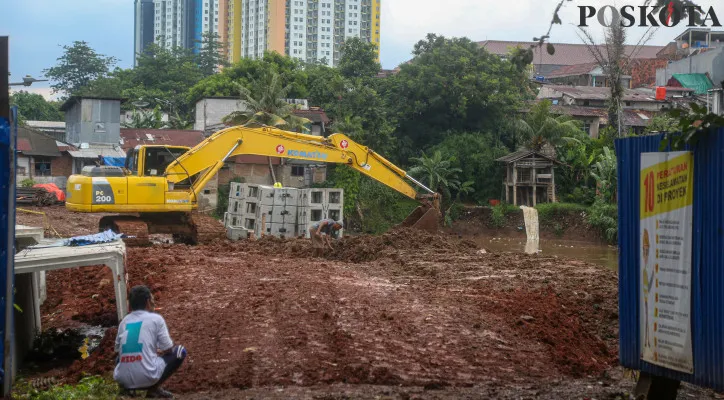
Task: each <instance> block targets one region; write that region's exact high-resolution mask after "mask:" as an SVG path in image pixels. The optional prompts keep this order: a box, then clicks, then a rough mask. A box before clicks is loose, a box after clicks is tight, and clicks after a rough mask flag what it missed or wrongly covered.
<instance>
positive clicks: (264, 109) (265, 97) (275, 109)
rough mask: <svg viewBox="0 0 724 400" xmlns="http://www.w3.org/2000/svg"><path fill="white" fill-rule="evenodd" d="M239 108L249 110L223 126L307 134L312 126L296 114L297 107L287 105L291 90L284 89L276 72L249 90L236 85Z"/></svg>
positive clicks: (231, 116)
mask: <svg viewBox="0 0 724 400" xmlns="http://www.w3.org/2000/svg"><path fill="white" fill-rule="evenodd" d="M237 88H238V90H239V98H240V104H241V105H243V107H244V108H245V109H246V110H244V111H234V112H233V113H231V114H229V115H227V116H226V117H224V118H223V121H224V123H226V124H233V125H252V126H254V125H256V126H260V125H261V126H263V125H266V126H273V127H277V128H281V129H287V130H294V131H297V132H304V131H306V130H307V128H306V127H305V126H304V125H305V124H307V123H309V120H307V119H305V118H300V117H297V116H295V115H294V114H293V111H294V106H293V105H291V104H289V103H287V102H286V101H284V99H285V98H286V96H287V93H288V92H289V90H290V86H289V85H287V86H282V83H281V78H280V77H279V75H278V74H276V73H274V72H269V73H267V74H265V75H264V76H263V77H262V78H261V79H258V80H253V81H251V83H250V84H249V85H247V86H244V85H241V84H237Z"/></svg>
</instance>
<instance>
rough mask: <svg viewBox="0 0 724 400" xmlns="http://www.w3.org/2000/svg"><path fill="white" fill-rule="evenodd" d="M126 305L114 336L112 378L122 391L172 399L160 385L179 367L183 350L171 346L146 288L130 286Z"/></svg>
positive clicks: (183, 353) (149, 292) (164, 327)
mask: <svg viewBox="0 0 724 400" xmlns="http://www.w3.org/2000/svg"><path fill="white" fill-rule="evenodd" d="M128 303H129V305H130V307H131V313H130V314H128V315H126V317H125V318H123V321H121V324H120V326H119V327H118V336H116V351H117V352H118V353H119V355H118V363H117V364H116V369H115V371H113V379H115V380H116V381H117V382H118V384H119V385H120V386H121V388H122V389H124V391H129V390H146V391H147V393H146V397H149V398H173V395H172V394H171V393H169V392H168V391H166V390H164V389H163V388H161V384H162V383H163V382H165V381H166V379H168V378H169V377H170V376H171V375H172V374H173V373H174V372H175V371H176V370H177V369H178V368H179V367H180V366H181V363H183V360H184V358H186V349H185V348H184V347H183V346H174V345H173V341H172V340H171V336H169V334H168V327H167V326H166V321H164V319H163V317H162V316H160V315H159V314H157V313H155V312H154V310H155V305H154V301H153V295H152V294H151V291H150V290H149V289H148V288H147V287H146V286H143V285H140V286H134V287H133V289H131V293H130V295H129V298H128Z"/></svg>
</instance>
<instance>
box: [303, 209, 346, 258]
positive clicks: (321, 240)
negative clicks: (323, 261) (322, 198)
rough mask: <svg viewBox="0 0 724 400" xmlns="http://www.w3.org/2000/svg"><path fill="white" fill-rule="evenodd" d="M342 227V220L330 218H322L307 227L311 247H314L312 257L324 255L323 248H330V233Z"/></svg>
mask: <svg viewBox="0 0 724 400" xmlns="http://www.w3.org/2000/svg"><path fill="white" fill-rule="evenodd" d="M343 227H344V224H343V223H342V221H335V220H333V219H331V218H327V219H323V220H321V221H319V222H317V223H315V224H314V225H312V226H311V227H310V228H309V237H311V238H312V247H314V257H321V256H323V255H324V249H325V248H326V247H329V249H330V250H333V248H332V240H331V239H330V238H331V236H332V234H333V233H334V234H336V233H338V232H339V230H340V229H342V228H343Z"/></svg>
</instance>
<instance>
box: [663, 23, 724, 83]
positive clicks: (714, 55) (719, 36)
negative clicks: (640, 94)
mask: <svg viewBox="0 0 724 400" xmlns="http://www.w3.org/2000/svg"><path fill="white" fill-rule="evenodd" d="M675 42H676V45H677V52H678V54H680V55H682V56H683V58H681V59H679V60H678V61H673V62H671V63H668V64H667V65H665V66H663V67H662V68H659V69H657V70H656V84H657V85H658V86H664V85H666V84H667V83H669V81H670V80H671V78H672V77H673V76H674V74H706V75H707V76H708V77H709V79H710V80H711V81H712V82H713V83H714V86H715V87H722V82H724V31H712V30H710V29H708V28H690V29H687V30H686V31H684V33H682V34H681V35H679V36H678V37H676V39H675Z"/></svg>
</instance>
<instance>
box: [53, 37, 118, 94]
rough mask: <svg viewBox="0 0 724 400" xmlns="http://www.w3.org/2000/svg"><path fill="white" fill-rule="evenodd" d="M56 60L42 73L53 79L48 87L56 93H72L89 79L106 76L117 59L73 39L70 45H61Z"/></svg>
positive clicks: (85, 84) (84, 85)
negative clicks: (59, 54)
mask: <svg viewBox="0 0 724 400" xmlns="http://www.w3.org/2000/svg"><path fill="white" fill-rule="evenodd" d="M57 61H58V64H57V65H56V66H54V67H50V68H47V69H45V70H43V74H44V75H45V76H46V77H48V78H50V79H51V80H52V81H53V83H52V84H51V85H50V87H52V88H53V90H54V91H55V92H56V93H58V92H63V93H65V94H66V95H73V94H76V92H78V91H79V90H81V89H83V88H84V87H86V86H87V85H88V84H89V83H90V82H91V81H93V80H95V79H98V78H102V77H104V76H106V74H108V71H109V70H110V68H111V67H112V66H113V65H115V64H116V62H118V59H116V58H115V57H106V56H104V55H102V54H98V53H96V51H95V50H93V49H92V48H91V47H90V46H89V45H88V43H87V42H85V41H75V42H73V45H72V46H63V55H62V56H60V57H59V58H58V60H57Z"/></svg>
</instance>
